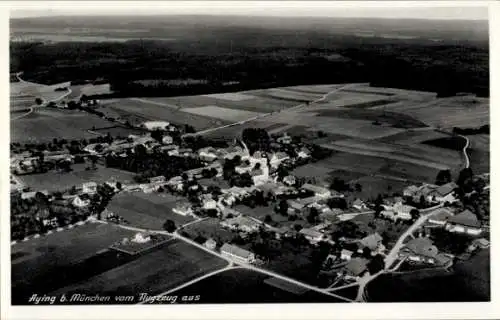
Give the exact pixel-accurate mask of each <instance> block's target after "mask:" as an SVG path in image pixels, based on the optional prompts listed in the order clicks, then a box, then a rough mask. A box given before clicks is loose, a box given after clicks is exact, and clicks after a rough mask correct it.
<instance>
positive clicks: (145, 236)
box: [132, 232, 151, 243]
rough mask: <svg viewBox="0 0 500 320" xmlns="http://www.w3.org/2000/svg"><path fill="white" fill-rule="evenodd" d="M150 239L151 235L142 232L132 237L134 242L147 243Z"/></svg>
mask: <svg viewBox="0 0 500 320" xmlns="http://www.w3.org/2000/svg"><path fill="white" fill-rule="evenodd" d="M149 241H151V236H150V235H149V234H144V233H142V232H138V233H136V234H135V236H134V238H132V242H135V243H147V242H149Z"/></svg>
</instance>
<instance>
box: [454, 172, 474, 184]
mask: <svg viewBox="0 0 500 320" xmlns="http://www.w3.org/2000/svg"><path fill="white" fill-rule="evenodd" d="M472 176H473V172H472V169H471V168H464V169H462V170H461V171H460V173H459V175H458V179H457V185H458V186H459V187H462V188H463V187H465V186H466V185H467V184H468V183H469V182H470V181H471V180H472Z"/></svg>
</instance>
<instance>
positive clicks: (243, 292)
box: [175, 269, 341, 303]
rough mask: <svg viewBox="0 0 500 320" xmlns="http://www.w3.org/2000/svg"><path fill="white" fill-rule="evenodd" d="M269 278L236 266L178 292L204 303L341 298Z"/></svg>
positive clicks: (303, 300) (334, 300) (324, 300)
mask: <svg viewBox="0 0 500 320" xmlns="http://www.w3.org/2000/svg"><path fill="white" fill-rule="evenodd" d="M267 279H269V276H267V275H265V274H261V273H257V272H255V271H251V270H245V269H234V270H228V271H225V272H223V273H220V274H218V275H215V276H212V277H210V278H208V279H204V280H202V281H200V282H198V283H195V284H193V285H191V286H188V287H186V288H183V289H181V290H179V291H176V292H175V294H176V295H179V296H183V295H200V301H199V302H200V303H287V302H288V303H291V302H295V303H300V302H317V303H320V302H341V301H339V300H337V299H335V298H333V297H329V296H327V295H323V294H321V293H316V292H314V291H307V292H304V293H302V294H293V293H292V292H290V291H284V290H282V289H279V288H277V287H276V286H272V285H270V284H267V283H266V282H265V281H266V280H267ZM300 292H302V291H301V290H300ZM214 293H215V294H214Z"/></svg>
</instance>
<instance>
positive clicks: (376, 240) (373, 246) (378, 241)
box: [359, 233, 383, 252]
mask: <svg viewBox="0 0 500 320" xmlns="http://www.w3.org/2000/svg"><path fill="white" fill-rule="evenodd" d="M359 244H360V245H361V246H362V247H364V248H368V249H370V250H371V251H372V252H375V251H378V250H380V249H381V247H382V246H383V245H382V237H381V236H380V234H378V233H373V234H371V235H369V236H366V237H364V238H363V239H361V240H359Z"/></svg>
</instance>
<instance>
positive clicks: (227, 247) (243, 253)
mask: <svg viewBox="0 0 500 320" xmlns="http://www.w3.org/2000/svg"><path fill="white" fill-rule="evenodd" d="M220 252H221V254H222V256H224V257H226V258H229V259H231V260H234V261H235V262H239V263H254V262H255V260H256V259H255V254H254V253H253V252H250V251H248V250H245V249H242V248H240V247H237V246H235V245H232V244H229V243H224V244H223V245H222V247H221V248H220Z"/></svg>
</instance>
